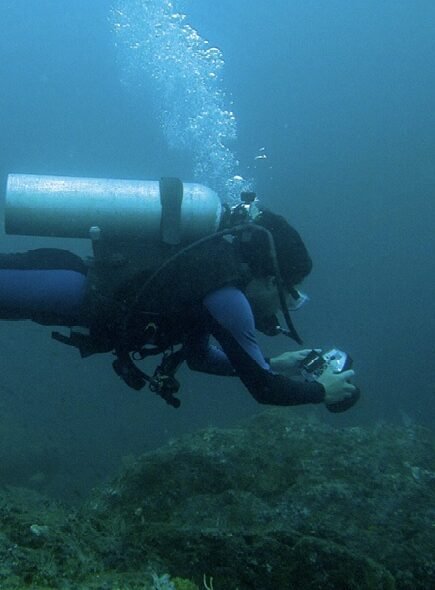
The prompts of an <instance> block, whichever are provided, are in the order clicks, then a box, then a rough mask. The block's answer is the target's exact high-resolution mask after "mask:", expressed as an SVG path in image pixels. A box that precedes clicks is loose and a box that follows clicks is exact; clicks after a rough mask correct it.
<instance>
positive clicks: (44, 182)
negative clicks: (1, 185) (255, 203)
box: [5, 174, 222, 244]
mask: <svg viewBox="0 0 435 590" xmlns="http://www.w3.org/2000/svg"><path fill="white" fill-rule="evenodd" d="M221 214H222V204H221V201H220V200H219V197H218V196H217V194H216V193H215V192H213V191H212V190H211V189H209V188H207V187H205V186H203V185H200V184H195V183H182V182H181V181H180V180H178V179H176V178H163V179H161V180H160V181H152V180H115V179H107V178H74V177H67V176H44V175H34V174H9V176H8V181H7V188H6V205H5V229H6V233H8V234H18V235H31V236H53V237H71V238H91V239H92V240H95V239H99V238H102V239H103V240H104V241H106V242H107V241H108V240H110V241H112V240H115V241H118V240H122V241H130V240H133V241H137V240H140V241H143V240H145V241H147V242H151V241H154V240H155V241H163V242H165V243H168V244H182V243H189V242H193V241H195V240H197V239H199V238H200V237H202V236H204V235H207V234H211V233H213V232H215V231H216V230H217V228H218V226H219V222H220V218H221Z"/></svg>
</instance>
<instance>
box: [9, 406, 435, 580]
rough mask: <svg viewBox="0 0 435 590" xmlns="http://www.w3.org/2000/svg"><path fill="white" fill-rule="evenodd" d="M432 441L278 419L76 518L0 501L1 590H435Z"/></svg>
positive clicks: (94, 497) (121, 487) (175, 450)
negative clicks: (66, 589)
mask: <svg viewBox="0 0 435 590" xmlns="http://www.w3.org/2000/svg"><path fill="white" fill-rule="evenodd" d="M434 451H435V441H434V437H433V434H432V433H431V432H429V431H427V430H425V429H422V428H419V427H416V426H413V425H410V426H409V427H406V428H399V427H395V426H392V425H385V424H384V425H378V426H376V427H374V428H372V429H363V428H356V427H354V428H343V429H335V428H332V427H330V426H327V425H325V424H323V423H320V422H317V421H313V420H307V419H305V420H303V419H301V418H295V417H294V413H292V411H291V409H290V410H283V409H276V410H268V411H266V412H264V413H262V414H259V415H258V416H256V417H254V418H252V419H251V420H250V421H248V422H246V423H244V424H242V425H240V426H239V427H237V428H232V429H225V430H224V429H214V428H210V429H207V430H204V431H201V432H198V433H196V434H193V435H188V436H185V437H183V438H181V439H179V440H175V441H173V442H172V443H170V444H168V445H166V446H165V447H163V448H161V449H158V450H156V451H153V452H150V453H147V454H145V455H143V456H142V457H140V458H138V459H137V460H132V461H130V463H129V465H128V466H126V467H124V469H123V471H122V473H120V475H119V476H118V477H117V478H116V479H115V480H114V481H112V482H110V484H107V485H105V486H104V487H102V488H100V489H97V490H95V491H94V492H93V493H92V494H91V496H90V497H89V499H88V500H87V501H86V503H85V504H84V505H83V506H81V507H79V508H77V509H74V510H71V509H67V508H62V507H61V506H59V505H58V504H55V503H53V502H51V501H49V500H47V499H45V498H43V497H41V496H39V495H38V494H37V493H36V492H29V491H24V490H18V489H14V490H11V489H10V490H5V491H4V492H2V494H1V496H0V517H1V520H0V523H1V524H0V563H1V566H0V587H4V588H11V589H13V588H22V587H32V588H44V587H49V588H76V587H83V588H98V589H99V590H105V589H107V590H109V589H110V590H114V589H115V588H124V589H127V588H132V589H134V588H141V589H142V590H145V589H147V588H149V589H152V588H164V589H165V590H166V589H170V590H174V589H175V590H195V589H203V588H207V587H208V588H211V587H212V588H214V590H232V589H234V590H236V589H239V590H248V589H250V590H252V589H258V590H269V589H270V590H272V589H273V590H276V589H277V588H298V590H304V589H314V588H316V589H318V588H322V589H323V588H325V589H328V588H331V589H332V588H346V589H349V590H350V589H359V588H361V589H367V590H368V589H385V590H387V589H395V588H396V589H398V590H407V589H411V588H412V589H413V590H416V589H427V588H431V587H435V518H434V517H435V464H434V456H435V452H434Z"/></svg>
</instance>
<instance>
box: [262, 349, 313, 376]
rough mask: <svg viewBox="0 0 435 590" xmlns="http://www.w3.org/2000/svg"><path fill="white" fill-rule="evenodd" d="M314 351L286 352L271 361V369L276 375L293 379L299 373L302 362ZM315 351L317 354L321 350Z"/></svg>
mask: <svg viewBox="0 0 435 590" xmlns="http://www.w3.org/2000/svg"><path fill="white" fill-rule="evenodd" d="M312 350H313V349H312V348H305V349H304V350H296V351H294V352H284V353H283V354H280V355H279V356H275V357H273V358H271V359H270V361H269V363H270V368H271V369H272V371H275V372H276V373H281V374H282V375H286V376H287V377H292V376H293V375H295V374H298V373H299V371H300V364H301V362H302V361H303V360H304V358H305V357H306V356H308V355H309V354H310V352H311V351H312ZM315 350H316V352H320V349H315Z"/></svg>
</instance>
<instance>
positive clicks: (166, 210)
mask: <svg viewBox="0 0 435 590" xmlns="http://www.w3.org/2000/svg"><path fill="white" fill-rule="evenodd" d="M135 182H136V183H140V182H141V181H107V180H106V181H101V180H99V179H69V178H66V177H39V176H38V177H36V176H33V175H9V179H8V187H7V193H6V210H5V223H6V230H7V231H8V232H9V233H25V234H31V235H60V236H65V235H68V236H76V237H90V238H91V240H92V246H93V257H92V258H91V259H90V260H87V261H85V260H84V259H82V258H81V257H79V256H77V255H76V254H73V253H72V252H69V251H66V250H61V249H54V248H42V249H37V250H31V251H28V252H24V253H17V254H16V253H12V254H3V255H0V318H2V319H29V320H32V321H34V322H37V323H40V324H44V325H51V326H64V327H68V328H70V333H69V335H67V334H65V333H63V332H59V331H54V332H53V333H52V336H53V337H54V338H55V339H56V340H58V341H60V342H63V343H65V344H68V345H72V346H75V347H77V348H78V350H79V352H80V354H81V356H82V357H87V356H89V355H91V354H95V353H112V354H114V356H115V360H114V361H113V363H112V365H113V368H114V370H115V372H116V373H117V374H118V375H119V377H121V379H122V380H123V381H124V382H125V383H126V384H127V385H128V386H129V387H132V388H133V389H136V390H140V389H142V388H143V387H144V386H145V385H148V386H149V388H150V389H151V391H153V392H155V393H157V394H158V395H160V396H161V397H162V398H163V399H164V400H165V401H166V402H167V403H168V404H170V405H172V406H173V407H178V406H179V405H180V400H179V398H178V397H176V396H175V394H176V393H177V392H178V389H179V386H180V384H179V382H178V381H177V379H176V377H175V372H176V370H177V369H178V367H179V366H180V365H181V364H182V363H183V362H186V363H187V365H188V367H189V368H190V369H192V370H195V371H201V372H205V373H209V374H212V375H224V376H225V375H226V376H237V377H238V378H239V379H240V380H241V381H242V383H243V384H244V386H245V387H246V388H247V390H248V391H249V392H250V394H251V395H252V396H253V397H254V398H255V399H256V400H257V401H258V402H259V403H262V404H271V405H281V406H288V405H297V404H308V403H315V404H320V403H324V404H325V405H326V407H327V408H328V409H329V410H330V411H344V410H346V409H348V408H349V407H351V406H352V405H354V403H355V402H356V401H357V399H358V397H359V390H358V388H357V387H356V386H355V385H354V384H352V383H351V382H350V379H351V378H352V377H353V375H354V371H353V370H352V369H350V368H347V367H344V368H343V370H341V371H337V370H335V369H334V366H332V365H331V366H327V363H326V364H325V366H324V368H323V369H322V371H320V372H318V374H317V375H316V377H315V378H314V379H305V378H303V377H301V364H303V362H304V359H306V358H307V357H308V356H309V354H310V353H312V351H311V350H310V349H303V350H299V351H297V352H284V353H283V354H281V355H279V356H276V357H273V358H267V357H266V356H265V355H264V354H263V352H262V350H261V348H260V346H259V344H258V342H257V339H256V335H255V332H256V330H259V331H260V332H263V333H265V334H267V335H270V336H275V335H277V334H284V335H286V336H289V337H290V338H292V339H293V340H295V341H296V342H298V343H301V340H300V337H299V335H298V334H297V332H296V330H295V328H294V326H293V323H292V320H291V318H290V313H289V312H290V311H292V310H296V309H298V308H300V307H301V306H302V305H303V304H304V303H305V301H306V300H307V299H308V298H307V296H306V295H305V294H304V293H303V292H302V291H301V289H300V286H301V284H302V282H303V280H304V278H305V277H306V276H307V275H308V274H309V273H310V271H311V268H312V261H311V258H310V256H309V254H308V251H307V249H306V247H305V245H304V243H303V241H302V239H301V237H300V235H299V233H298V232H297V231H296V230H295V229H294V228H293V227H292V226H291V225H290V224H289V223H288V222H287V221H286V220H285V218H284V217H282V216H280V215H277V214H275V213H272V212H271V211H269V210H266V209H261V208H259V207H258V202H257V199H256V197H255V194H253V193H243V194H242V199H241V202H240V203H239V204H237V205H235V206H234V207H226V208H225V207H223V206H222V204H221V203H220V201H217V200H216V195H215V194H214V193H213V192H212V191H210V190H209V189H206V187H202V186H201V185H188V184H183V183H182V182H181V181H180V180H178V179H173V178H164V179H161V180H160V181H159V182H152V181H148V182H147V184H145V181H142V184H134V183H135ZM107 183H109V184H110V183H111V184H110V186H108V185H107ZM120 183H124V184H120ZM132 183H133V189H134V191H135V192H134V191H133V192H134V195H136V196H138V195H139V194H140V196H141V198H142V197H143V200H141V202H140V203H139V205H137V204H136V205H137V206H139V207H140V211H139V212H140V215H138V212H137V211H136V210H135V211H130V212H129V211H128V207H132V204H131V203H132V202H134V198H133V197H132V190H133V189H132ZM142 193H143V194H142ZM107 195H109V196H110V198H111V208H110V212H109V213H108V209H107V208H106V209H105V208H104V207H102V203H103V201H104V199H106V198H107ZM126 196H128V198H129V201H128V205H126V203H127V200H126V199H124V198H123V197H126ZM72 198H74V199H76V202H73V201H72ZM77 199H78V201H79V203H77ZM82 200H83V202H85V203H86V205H87V209H86V207H83V203H82ZM117 200H118V203H117V202H116V201H117ZM119 201H121V203H119ZM59 203H62V206H60V207H59ZM90 203H91V205H89V204H90ZM95 203H97V205H95ZM104 203H106V201H104ZM144 203H146V207H147V209H146V215H145V214H143V209H144ZM210 203H212V206H211V209H210V208H209V209H208V210H207V212H205V210H206V209H207V207H209V205H210ZM42 204H43V206H42ZM123 204H124V205H125V207H123ZM70 207H72V208H73V209H74V212H75V215H71V214H69V213H68V209H69V208H70ZM89 207H90V209H91V211H90V212H89ZM189 207H191V208H192V209H188V208H189ZM117 208H118V209H117ZM113 209H115V210H116V211H115V212H114V211H113ZM186 211H188V213H186ZM198 211H199V213H198ZM128 215H130V218H128V219H127V217H128ZM195 215H198V216H200V217H201V220H202V222H201V223H203V222H204V219H205V218H207V220H208V221H207V223H206V224H205V225H207V224H208V225H207V227H201V228H200V230H198V227H197V228H196V229H197V230H198V231H196V234H195V232H194V234H195V235H193V234H192V235H190V236H189V238H188V239H187V238H186V237H184V238H183V232H185V231H192V227H191V226H190V225H188V224H187V223H186V221H185V220H186V219H187V220H188V221H190V224H193V225H195V223H196V224H197V226H198V220H197V219H196V218H195ZM141 216H142V220H141V222H140V223H139V225H138V227H139V226H140V229H137V228H136V225H135V224H137V223H138V222H137V219H138V217H141ZM51 217H53V219H50V218H51ZM84 217H86V219H84ZM152 219H154V221H152ZM210 220H212V221H210ZM151 223H154V225H155V227H154V226H151ZM210 223H211V226H210ZM77 224H82V225H83V227H84V228H85V230H86V231H85V230H83V232H82V230H81V229H80V228H79V227H78V225H77ZM73 225H74V227H72V226H73ZM133 225H135V229H134V230H132V226H133ZM67 226H68V227H67ZM144 226H146V228H145V230H146V231H145V230H143V227H144ZM66 227H67V229H66ZM54 228H55V229H54ZM126 228H127V229H126ZM186 228H187V229H186ZM211 228H212V229H211ZM138 231H139V232H142V233H141V234H140V235H139V234H138V233H137V232H138ZM133 234H134V235H133ZM151 236H153V239H151ZM279 312H281V313H282V315H283V317H284V318H285V321H286V324H287V327H286V328H283V327H281V326H280V324H279V320H278V316H277V314H278V313H279ZM212 339H213V340H214V341H215V343H213V342H212V341H211V340H212ZM153 355H155V356H158V358H159V359H160V360H159V362H158V366H157V368H156V369H155V371H154V373H153V374H152V375H148V374H146V373H145V372H143V371H142V370H141V369H140V368H139V367H138V366H137V364H136V363H137V361H140V360H142V359H144V358H146V357H148V356H153Z"/></svg>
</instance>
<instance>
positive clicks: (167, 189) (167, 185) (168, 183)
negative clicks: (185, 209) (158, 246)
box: [159, 177, 183, 246]
mask: <svg viewBox="0 0 435 590" xmlns="http://www.w3.org/2000/svg"><path fill="white" fill-rule="evenodd" d="M159 188H160V203H161V205H162V216H161V221H160V238H161V240H162V242H163V243H165V244H170V245H171V246H177V245H178V244H180V243H181V204H182V202H183V183H182V182H181V180H180V179H179V178H172V177H163V178H161V179H160V181H159Z"/></svg>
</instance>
